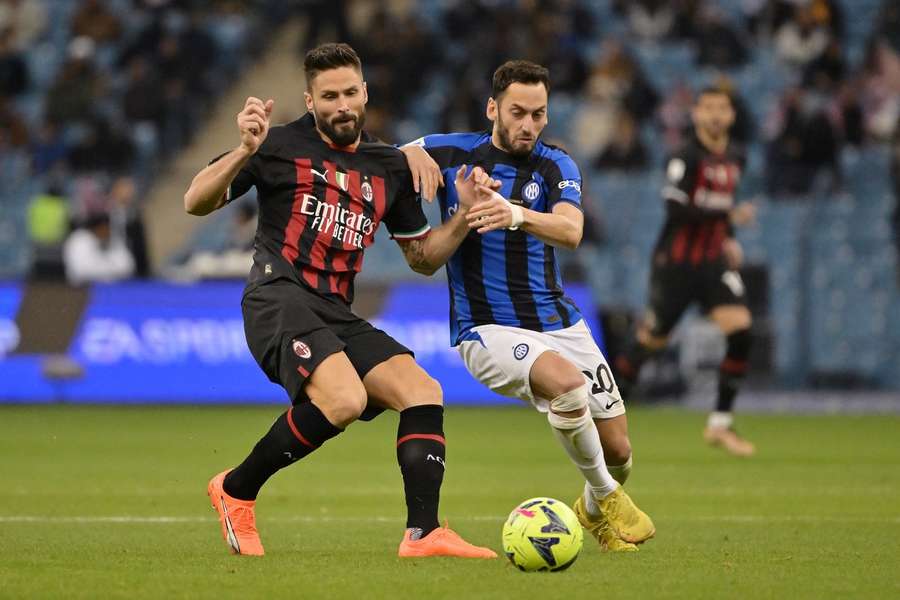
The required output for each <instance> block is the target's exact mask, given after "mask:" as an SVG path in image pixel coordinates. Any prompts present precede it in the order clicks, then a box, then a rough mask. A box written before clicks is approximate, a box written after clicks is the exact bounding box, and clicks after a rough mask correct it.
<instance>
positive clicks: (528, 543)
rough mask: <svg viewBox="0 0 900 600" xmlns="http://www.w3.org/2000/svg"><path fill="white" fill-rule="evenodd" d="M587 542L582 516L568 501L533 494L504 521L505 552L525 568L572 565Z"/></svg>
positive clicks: (542, 569)
mask: <svg viewBox="0 0 900 600" xmlns="http://www.w3.org/2000/svg"><path fill="white" fill-rule="evenodd" d="M583 542H584V533H583V532H582V530H581V524H580V523H579V522H578V517H576V516H575V513H574V512H573V511H572V509H571V508H569V507H568V506H567V505H566V504H565V503H564V502H560V501H559V500H554V499H553V498H532V499H530V500H526V501H525V502H523V503H521V504H520V505H518V506H517V507H515V508H514V509H513V511H512V512H511V513H509V518H508V519H507V520H506V523H504V524H503V552H504V553H506V556H507V558H509V561H510V562H511V563H512V564H514V565H515V566H516V567H518V568H519V569H520V570H522V571H562V570H563V569H567V568H569V567H570V566H572V563H574V562H575V559H576V558H578V553H579V552H581V546H582V543H583Z"/></svg>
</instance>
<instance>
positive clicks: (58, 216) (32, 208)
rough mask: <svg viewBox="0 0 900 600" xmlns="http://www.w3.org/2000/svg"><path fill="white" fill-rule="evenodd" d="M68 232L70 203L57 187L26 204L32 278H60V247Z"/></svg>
mask: <svg viewBox="0 0 900 600" xmlns="http://www.w3.org/2000/svg"><path fill="white" fill-rule="evenodd" d="M68 232H69V204H68V201H67V200H66V198H65V197H64V195H63V192H62V189H61V188H60V187H59V186H55V185H54V186H51V187H49V188H48V189H47V191H45V192H43V193H40V194H38V195H36V196H35V197H34V198H32V199H31V202H30V203H29V204H28V234H29V238H30V240H31V243H32V247H33V259H32V262H31V276H32V277H34V278H36V279H63V277H64V274H65V271H64V269H63V257H62V248H63V242H64V241H65V239H66V234H67V233H68Z"/></svg>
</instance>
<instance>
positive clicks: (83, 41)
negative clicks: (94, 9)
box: [44, 38, 105, 124]
mask: <svg viewBox="0 0 900 600" xmlns="http://www.w3.org/2000/svg"><path fill="white" fill-rule="evenodd" d="M93 58H94V42H93V41H91V40H90V39H89V38H75V39H74V40H72V42H71V43H70V44H69V58H68V60H67V61H66V62H65V63H64V64H63V65H62V68H61V69H60V71H59V73H58V74H57V76H56V80H55V81H54V82H53V83H52V84H51V85H50V89H49V90H47V97H46V105H45V108H44V113H45V117H46V118H47V119H50V120H51V121H56V122H57V123H68V124H71V123H73V122H78V121H87V120H88V119H90V118H91V117H92V116H93V115H94V114H95V113H96V112H97V108H98V104H99V100H100V99H101V98H103V97H104V93H105V92H104V87H105V83H104V79H103V77H101V76H100V74H98V73H97V70H96V69H95V68H94V65H93Z"/></svg>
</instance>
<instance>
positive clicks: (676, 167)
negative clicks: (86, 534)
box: [616, 88, 756, 456]
mask: <svg viewBox="0 0 900 600" xmlns="http://www.w3.org/2000/svg"><path fill="white" fill-rule="evenodd" d="M692 118H693V122H694V132H695V134H696V135H695V136H694V137H693V139H692V140H691V141H690V142H689V143H688V144H687V146H686V147H685V148H684V149H683V150H681V151H680V152H678V153H677V154H675V155H674V156H672V157H671V158H670V159H669V161H668V163H667V166H666V178H667V184H666V186H665V188H664V189H663V198H664V199H665V202H666V221H665V224H664V225H663V229H662V232H661V233H660V236H659V240H658V241H657V243H656V247H655V249H654V251H653V258H652V261H653V262H652V265H651V274H650V299H649V306H648V307H647V311H646V314H645V317H644V319H643V321H642V322H641V323H640V325H639V326H638V330H637V335H636V338H635V339H634V340H633V341H632V342H631V343H630V344H629V346H628V349H627V350H626V352H625V353H624V354H623V355H622V356H619V357H618V358H617V359H616V369H617V375H618V376H619V378H620V381H621V382H622V384H623V389H625V390H627V389H628V388H629V387H631V386H632V385H633V384H634V383H635V382H636V381H637V376H638V373H639V371H640V368H641V365H642V364H644V362H645V361H646V360H647V358H649V357H650V356H652V355H653V354H654V353H655V352H658V351H660V350H662V349H663V348H665V346H666V344H667V343H668V341H669V334H670V333H671V331H672V329H673V328H674V327H675V325H676V323H677V322H678V320H679V319H680V318H681V315H682V314H684V311H685V309H686V308H687V307H688V306H689V305H690V304H691V303H693V302H697V303H698V304H699V305H700V307H701V309H702V310H703V311H704V313H706V315H707V316H708V317H709V318H710V319H711V320H712V322H713V323H715V324H716V325H717V326H718V328H719V329H720V330H721V331H722V333H723V334H724V335H725V339H726V350H725V358H724V360H723V361H722V364H721V366H720V367H719V390H718V399H717V401H716V409H715V411H714V412H712V413H711V414H710V415H709V419H708V421H707V425H706V430H705V431H704V437H705V439H706V441H707V442H708V443H710V444H712V445H713V446H718V447H721V448H723V449H725V450H726V451H728V452H730V453H732V454H735V455H738V456H749V455H751V454H753V453H754V451H755V448H754V446H753V444H751V443H750V442H748V441H747V440H745V439H744V438H742V437H741V436H739V435H738V434H737V433H736V432H735V430H734V427H733V416H732V415H733V411H734V400H735V396H736V395H737V392H738V388H739V386H740V384H741V382H742V381H743V379H744V375H745V374H746V372H747V362H748V357H749V354H750V341H751V337H750V325H751V322H752V321H751V317H750V310H749V309H748V308H747V300H746V294H745V290H744V283H743V281H742V280H741V275H740V273H739V272H738V269H739V268H740V266H741V263H742V261H743V252H742V250H741V246H740V244H739V243H738V241H737V240H736V239H735V238H734V226H742V225H747V224H750V223H752V222H753V221H754V219H755V215H756V210H755V207H754V206H753V204H751V203H749V202H743V203H740V204H737V205H736V204H735V197H734V196H735V189H736V188H737V185H738V181H739V179H740V176H741V170H742V169H743V166H744V156H743V154H742V152H741V151H740V149H739V148H737V147H736V145H735V144H733V143H731V142H730V141H729V136H728V131H729V129H730V128H731V125H732V124H733V123H734V108H733V106H732V103H731V97H730V96H729V95H728V93H727V92H725V91H723V90H720V89H718V88H707V89H704V90H703V91H701V92H700V94H699V95H698V96H697V99H696V102H695V103H694V108H693V113H692ZM626 395H627V393H626Z"/></svg>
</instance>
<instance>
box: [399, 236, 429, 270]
mask: <svg viewBox="0 0 900 600" xmlns="http://www.w3.org/2000/svg"><path fill="white" fill-rule="evenodd" d="M400 249H401V250H403V256H404V257H406V262H407V263H409V266H410V267H411V268H412V270H413V271H416V272H417V273H423V272H424V273H427V274H431V273H432V272H433V269H432V268H431V266H430V265H429V264H428V259H427V258H426V257H425V240H424V239H420V240H409V241H408V242H403V243H401V244H400Z"/></svg>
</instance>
